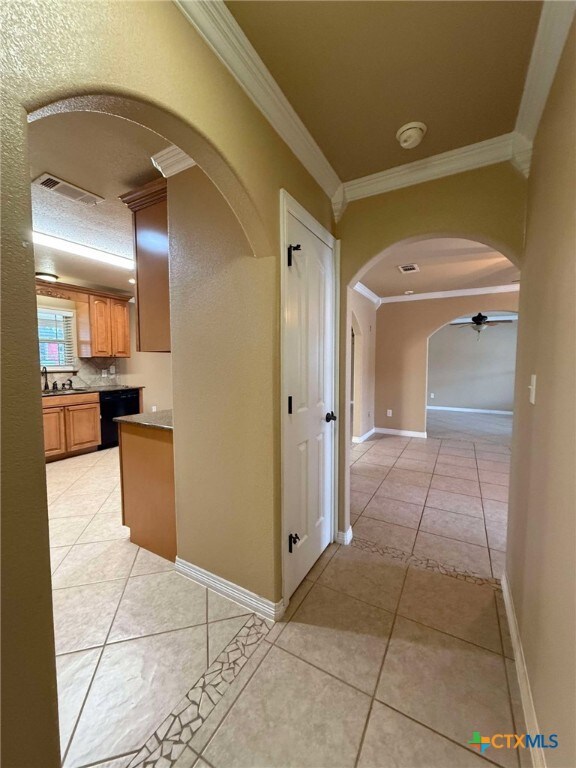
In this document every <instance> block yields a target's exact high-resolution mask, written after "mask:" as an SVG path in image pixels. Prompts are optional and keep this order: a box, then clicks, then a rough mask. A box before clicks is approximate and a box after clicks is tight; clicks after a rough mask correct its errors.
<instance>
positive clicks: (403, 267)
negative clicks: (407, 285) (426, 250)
mask: <svg viewBox="0 0 576 768" xmlns="http://www.w3.org/2000/svg"><path fill="white" fill-rule="evenodd" d="M398 269H399V270H400V272H402V274H404V275H407V274H408V273H409V272H420V267H419V266H418V264H398Z"/></svg>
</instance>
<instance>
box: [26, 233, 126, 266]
mask: <svg viewBox="0 0 576 768" xmlns="http://www.w3.org/2000/svg"><path fill="white" fill-rule="evenodd" d="M32 240H33V241H34V242H35V243H36V244H37V245H46V246H47V247H48V248H54V249H56V250H57V251H64V252H65V253H73V254H75V255H76V256H83V257H84V258H86V259H93V260H94V261H101V262H103V263H104V264H112V265H113V266H114V267H120V268H121V269H130V270H133V269H134V260H133V259H127V258H125V257H124V256H116V254H115V253H108V252H107V251H99V250H98V249H96V248H89V247H88V246H87V245H80V243H72V242H70V240H62V239H61V238H59V237H52V235H43V234H42V233H41V232H33V233H32Z"/></svg>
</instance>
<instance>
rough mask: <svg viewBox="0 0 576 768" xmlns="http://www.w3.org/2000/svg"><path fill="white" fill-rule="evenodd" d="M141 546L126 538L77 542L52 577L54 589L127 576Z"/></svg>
mask: <svg viewBox="0 0 576 768" xmlns="http://www.w3.org/2000/svg"><path fill="white" fill-rule="evenodd" d="M137 552H138V547H137V546H136V544H132V542H130V541H128V540H126V539H123V540H118V541H99V542H95V543H94V544H76V546H75V547H72V549H71V550H70V552H69V553H68V555H67V556H66V559H65V560H64V561H63V562H62V564H61V565H60V567H59V568H58V570H57V571H56V573H55V574H54V578H53V580H52V586H53V588H54V589H56V588H59V587H72V586H78V585H80V584H91V583H94V582H98V581H107V580H111V579H122V578H126V577H127V576H128V575H129V573H130V569H131V568H132V564H133V563H134V559H135V557H136V553H137Z"/></svg>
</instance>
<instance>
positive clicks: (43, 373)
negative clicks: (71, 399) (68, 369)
mask: <svg viewBox="0 0 576 768" xmlns="http://www.w3.org/2000/svg"><path fill="white" fill-rule="evenodd" d="M40 373H41V375H42V376H44V387H43V389H44V392H49V391H50V387H49V386H48V369H47V368H46V366H45V365H43V366H42V368H41V369H40Z"/></svg>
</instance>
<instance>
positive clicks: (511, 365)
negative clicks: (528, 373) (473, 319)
mask: <svg viewBox="0 0 576 768" xmlns="http://www.w3.org/2000/svg"><path fill="white" fill-rule="evenodd" d="M517 326H518V324H517V322H512V323H502V324H501V325H494V326H492V327H491V328H487V329H485V330H483V331H482V333H481V334H480V335H478V334H477V333H476V332H475V331H474V330H473V329H472V328H468V327H467V326H461V325H456V326H454V325H447V326H445V327H444V328H441V329H440V330H439V331H437V332H436V333H434V334H433V335H432V336H431V337H430V341H429V343H428V405H433V406H447V407H452V408H480V409H488V410H496V411H511V410H512V409H513V407H514V369H515V366H516V332H517ZM432 394H434V397H433V398H432Z"/></svg>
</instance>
